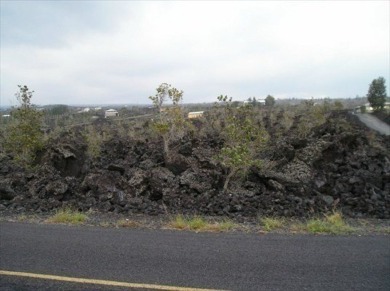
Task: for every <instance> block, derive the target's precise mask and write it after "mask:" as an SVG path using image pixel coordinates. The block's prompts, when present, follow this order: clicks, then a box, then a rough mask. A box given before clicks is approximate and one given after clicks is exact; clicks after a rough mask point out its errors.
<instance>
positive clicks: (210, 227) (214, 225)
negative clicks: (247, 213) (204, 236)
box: [166, 214, 239, 232]
mask: <svg viewBox="0 0 390 291" xmlns="http://www.w3.org/2000/svg"><path fill="white" fill-rule="evenodd" d="M166 227H167V228H172V229H177V230H190V231H196V232H226V231H232V230H235V229H238V228H239V226H238V224H236V223H234V222H233V221H232V220H229V219H224V220H222V221H208V220H206V219H205V218H204V217H201V216H193V217H191V216H183V215H181V214H179V215H176V216H175V217H173V218H171V219H170V221H169V222H168V223H167V225H166Z"/></svg>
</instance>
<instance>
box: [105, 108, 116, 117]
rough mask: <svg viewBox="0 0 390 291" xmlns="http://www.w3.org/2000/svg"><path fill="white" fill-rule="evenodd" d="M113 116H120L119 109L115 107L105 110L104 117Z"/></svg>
mask: <svg viewBox="0 0 390 291" xmlns="http://www.w3.org/2000/svg"><path fill="white" fill-rule="evenodd" d="M113 116H119V113H118V111H116V110H115V109H108V110H106V111H105V112H104V117H105V118H107V117H113Z"/></svg>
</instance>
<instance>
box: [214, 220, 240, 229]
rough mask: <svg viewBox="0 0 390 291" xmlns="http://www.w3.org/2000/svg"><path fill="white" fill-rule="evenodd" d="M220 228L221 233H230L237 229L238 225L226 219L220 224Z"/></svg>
mask: <svg viewBox="0 0 390 291" xmlns="http://www.w3.org/2000/svg"><path fill="white" fill-rule="evenodd" d="M218 226H219V229H220V231H230V230H233V229H234V228H236V227H237V225H236V224H235V223H234V222H233V221H231V220H229V219H225V220H224V221H222V222H221V223H218Z"/></svg>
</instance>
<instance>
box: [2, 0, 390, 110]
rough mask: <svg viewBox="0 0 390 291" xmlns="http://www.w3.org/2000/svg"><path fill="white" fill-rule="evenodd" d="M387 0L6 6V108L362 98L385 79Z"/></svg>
mask: <svg viewBox="0 0 390 291" xmlns="http://www.w3.org/2000/svg"><path fill="white" fill-rule="evenodd" d="M389 6H390V4H389V2H387V1H383V2H379V1H376V2H362V1H357V2H352V1H348V2H316V1H315V2H304V1H298V2H290V1H287V2H279V1H278V2H264V1H260V2H244V1H240V2H230V1H229V2H122V1H117V2H114V1H101V2H100V1H1V59H0V62H1V75H0V81H1V91H0V94H1V103H2V104H5V103H12V102H14V101H10V100H12V99H13V94H14V92H15V91H16V89H17V84H27V85H28V86H30V87H31V88H32V89H34V90H35V91H36V94H35V96H34V102H36V103H40V104H48V103H148V102H149V100H148V99H147V97H148V96H149V95H152V94H154V90H155V88H156V87H157V86H158V85H159V84H160V83H162V82H168V83H171V84H172V85H174V86H176V87H177V88H179V89H183V90H184V91H185V95H184V100H185V102H210V101H214V100H215V98H216V96H218V95H220V94H228V95H230V96H233V97H234V98H236V99H244V98H247V97H249V96H257V97H264V96H266V95H267V94H272V95H274V96H276V97H280V98H286V97H304V98H305V97H310V96H314V97H324V96H330V97H353V96H355V95H356V94H360V95H363V94H365V93H366V92H367V89H368V83H369V82H370V81H371V80H372V79H373V78H376V77H378V76H380V75H381V76H384V77H385V78H386V79H387V80H388V81H389V78H390V72H389V54H390V53H389V42H390V39H389V35H390V31H389V26H390V25H389V24H390V23H389V22H390V16H389V8H390V7H389Z"/></svg>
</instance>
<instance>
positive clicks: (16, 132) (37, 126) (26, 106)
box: [5, 85, 44, 166]
mask: <svg viewBox="0 0 390 291" xmlns="http://www.w3.org/2000/svg"><path fill="white" fill-rule="evenodd" d="M18 87H19V92H17V93H16V94H15V96H16V98H17V100H18V101H19V103H20V106H19V107H18V108H16V109H15V110H13V111H12V112H11V115H12V122H11V123H10V124H9V125H8V126H7V128H6V133H5V149H6V151H8V152H10V153H11V154H13V156H14V158H15V160H16V161H17V163H19V164H20V165H22V166H29V165H31V163H32V162H33V160H34V159H35V154H36V151H38V150H40V149H42V147H43V145H44V134H43V132H42V131H41V125H42V118H43V113H42V112H40V111H38V110H36V108H34V106H33V105H32V104H31V98H32V94H33V93H34V91H29V89H28V87H27V86H21V85H19V86H18Z"/></svg>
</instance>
